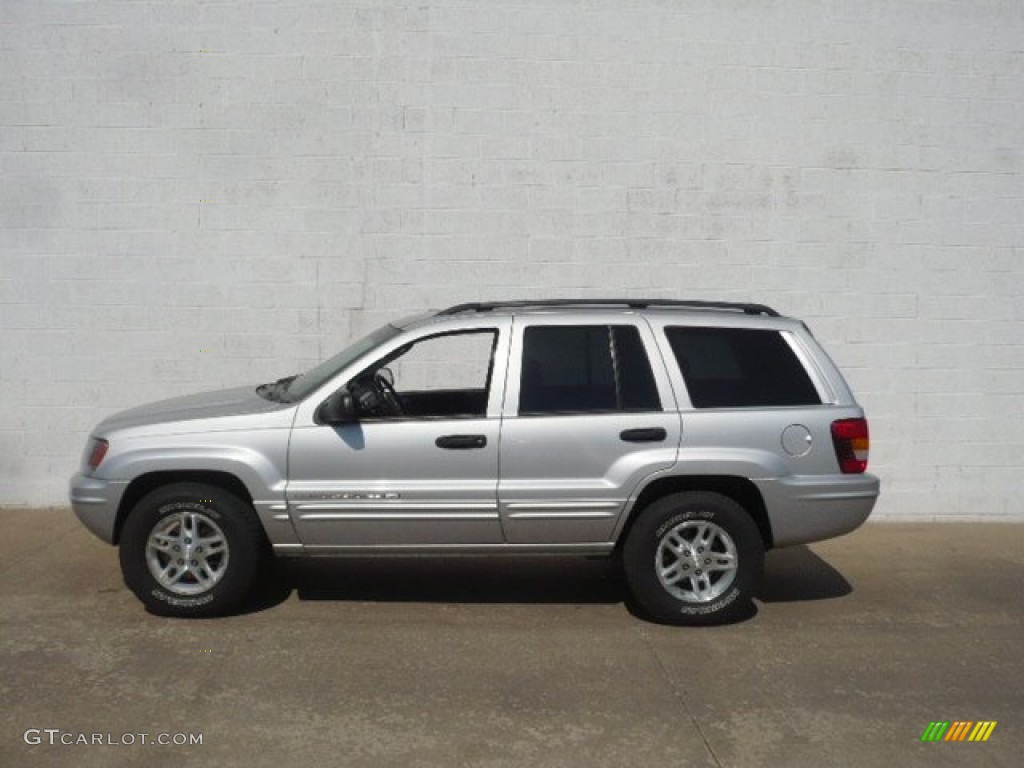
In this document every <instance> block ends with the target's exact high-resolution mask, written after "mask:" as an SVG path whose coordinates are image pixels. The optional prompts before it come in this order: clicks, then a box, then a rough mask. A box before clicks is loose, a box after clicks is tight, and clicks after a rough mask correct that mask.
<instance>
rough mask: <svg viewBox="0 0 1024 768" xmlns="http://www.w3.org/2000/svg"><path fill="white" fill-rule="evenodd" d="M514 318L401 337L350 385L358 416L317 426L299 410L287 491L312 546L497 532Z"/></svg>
mask: <svg viewBox="0 0 1024 768" xmlns="http://www.w3.org/2000/svg"><path fill="white" fill-rule="evenodd" d="M509 326H510V322H509V321H508V320H507V319H503V318H493V319H492V320H491V322H489V323H486V324H483V323H482V324H481V325H480V327H473V328H469V329H463V328H460V329H458V330H456V331H440V332H438V331H435V332H430V330H422V331H420V332H419V334H418V335H417V336H416V337H415V338H411V339H410V338H407V337H403V338H401V339H399V340H396V342H395V343H393V344H391V345H389V348H388V349H387V350H384V351H383V352H382V356H381V357H378V358H377V359H375V360H374V361H373V362H372V363H370V364H369V365H367V366H366V367H365V368H364V369H363V370H361V371H360V372H359V373H358V374H357V375H355V376H354V377H352V379H351V380H350V381H349V382H348V383H347V386H348V388H349V391H350V392H352V394H353V396H354V400H355V402H356V408H357V415H358V420H357V421H355V422H353V423H350V424H344V425H318V424H316V423H315V422H314V420H313V418H312V417H311V414H307V415H306V416H303V415H302V414H303V413H305V411H300V416H299V417H297V423H296V425H295V427H294V429H293V431H292V438H291V443H290V446H289V454H288V459H289V482H288V488H287V499H288V507H289V513H290V515H291V518H292V520H293V522H294V524H295V527H296V530H297V532H298V534H299V537H300V539H301V541H302V543H303V544H304V545H305V546H306V547H307V548H310V549H316V548H323V549H325V550H329V549H338V550H345V549H349V548H364V547H371V548H375V549H384V548H390V549H399V550H410V551H411V550H414V549H415V548H416V547H417V546H428V545H434V546H436V545H481V544H484V545H486V544H501V543H502V542H503V540H504V539H503V536H502V529H501V523H500V519H499V515H498V505H497V478H498V448H499V433H500V426H501V415H500V411H501V400H502V394H503V389H504V381H505V363H506V361H507V357H508V343H509V341H508V337H509V331H510V328H509ZM306 411H309V409H306ZM298 422H301V423H298Z"/></svg>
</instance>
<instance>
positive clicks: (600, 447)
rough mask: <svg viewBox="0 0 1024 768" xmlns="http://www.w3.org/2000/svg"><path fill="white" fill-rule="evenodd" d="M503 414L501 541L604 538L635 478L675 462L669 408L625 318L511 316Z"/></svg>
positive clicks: (646, 338) (637, 326)
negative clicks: (578, 318)
mask: <svg viewBox="0 0 1024 768" xmlns="http://www.w3.org/2000/svg"><path fill="white" fill-rule="evenodd" d="M652 361H653V362H654V363H655V364H654V365H652V364H651V363H652ZM503 412H504V420H503V424H502V434H501V461H500V471H499V481H498V501H499V510H500V513H501V521H502V526H503V528H504V531H505V537H506V539H507V540H508V541H509V543H513V544H593V543H606V542H610V541H611V537H612V531H613V530H614V528H615V524H616V522H617V520H618V517H619V515H620V513H621V512H622V510H623V507H624V506H625V504H626V501H627V500H628V498H629V496H630V494H631V493H632V492H633V490H634V489H635V488H636V487H637V485H638V484H639V483H640V481H641V480H642V479H643V478H645V477H647V476H648V475H650V474H651V473H653V472H656V471H657V470H659V469H664V468H667V467H670V466H672V464H673V463H674V462H675V459H676V451H677V448H678V446H679V439H680V420H679V414H678V412H677V411H676V410H675V400H674V398H673V395H672V392H671V388H670V384H669V381H668V378H667V375H666V373H665V369H664V365H663V363H662V362H661V358H660V355H659V353H658V350H657V346H656V344H655V342H654V338H653V334H652V333H651V330H650V327H649V326H648V325H647V323H646V322H645V321H644V320H643V319H642V318H640V317H638V316H637V315H635V314H625V313H608V314H607V316H603V315H601V316H595V317H594V318H591V317H589V316H588V318H587V321H586V322H580V321H579V320H575V321H573V320H570V319H568V318H556V317H552V316H550V315H542V314H538V315H536V316H532V315H524V316H518V317H516V318H515V321H514V333H513V342H512V350H511V355H510V361H509V377H508V385H507V392H506V397H505V406H504V411H503Z"/></svg>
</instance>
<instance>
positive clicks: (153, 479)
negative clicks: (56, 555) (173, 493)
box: [112, 469, 253, 545]
mask: <svg viewBox="0 0 1024 768" xmlns="http://www.w3.org/2000/svg"><path fill="white" fill-rule="evenodd" d="M172 483H205V484H207V485H212V486H215V487H217V488H220V489H222V490H224V491H227V492H229V493H233V494H235V495H236V496H238V497H239V498H240V499H242V500H243V501H245V502H246V503H247V504H249V505H250V506H251V505H252V502H253V497H252V494H251V493H250V492H249V489H248V488H247V487H246V485H245V483H243V482H242V481H241V480H240V479H239V478H238V477H237V476H236V475H233V474H231V473H230V472H224V471H221V470H201V469H196V470H189V469H175V470H165V471H154V472H146V473H144V474H142V475H139V476H138V477H136V478H135V479H134V480H132V481H131V482H130V483H129V484H128V487H127V488H125V491H124V493H123V494H122V495H121V502H120V504H119V505H118V507H117V517H116V519H115V520H114V540H113V542H112V543H113V544H115V545H116V544H118V543H119V542H120V539H121V529H122V528H123V527H124V521H125V519H126V518H127V517H128V513H129V512H131V510H132V508H133V507H134V506H135V505H136V504H137V503H138V502H139V501H140V500H141V499H142V498H143V497H144V496H145V495H146V494H147V493H149V492H150V491H153V490H156V489H157V488H161V487H163V486H165V485H171V484H172Z"/></svg>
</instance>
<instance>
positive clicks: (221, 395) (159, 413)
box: [94, 387, 294, 435]
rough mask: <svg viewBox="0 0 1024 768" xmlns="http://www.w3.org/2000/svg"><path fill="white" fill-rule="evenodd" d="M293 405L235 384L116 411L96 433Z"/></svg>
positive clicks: (270, 409)
mask: <svg viewBox="0 0 1024 768" xmlns="http://www.w3.org/2000/svg"><path fill="white" fill-rule="evenodd" d="M292 407H294V404H292V403H275V402H272V401H270V400H264V399H263V398H262V397H260V396H259V395H258V394H256V387H233V388H232V389H220V390H216V391H214V392H200V393H199V394H196V395H185V396H184V397H174V398H171V399H170V400H161V401H159V402H156V403H148V404H147V405H140V406H138V407H137V408H131V409H129V410H127V411H121V412H120V413H115V414H114V415H113V416H109V417H107V418H106V419H104V420H103V421H101V422H100V424H99V425H98V426H97V427H96V429H95V430H94V434H97V435H103V434H106V433H107V432H110V431H113V430H118V429H128V428H134V427H145V426H149V425H155V424H170V423H172V422H182V421H195V420H197V419H213V418H224V417H230V416H245V415H248V414H259V413H271V412H274V411H280V410H283V409H288V408H292Z"/></svg>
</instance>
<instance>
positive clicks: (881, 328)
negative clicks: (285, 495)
mask: <svg viewBox="0 0 1024 768" xmlns="http://www.w3.org/2000/svg"><path fill="white" fill-rule="evenodd" d="M1022 40H1024V5H1021V3H1019V2H1015V1H1014V0H1009V1H1007V2H998V1H996V0H979V1H978V2H959V1H955V0H950V1H948V2H941V1H940V2H912V0H876V1H875V2H859V1H857V0H854V1H853V2H849V3H819V2H811V1H810V0H808V1H807V2H798V1H797V0H793V1H792V2H777V3H760V2H740V1H739V0H735V1H727V2H717V1H712V0H704V1H703V2H682V1H680V2H670V1H668V0H662V1H660V2H658V1H656V0H593V1H588V0H581V1H579V2H556V1H550V2H540V1H538V2H533V3H523V2H512V1H506V2H490V1H488V2H479V1H477V0H474V1H472V2H470V0H463V2H459V3H456V2H443V1H439V2H433V1H428V0H423V2H418V3H413V4H410V5H402V4H400V3H395V2H388V1H387V0H379V1H378V2H372V1H370V0H366V1H365V2H361V3H358V4H355V5H350V4H346V3H335V2H321V3H303V2H258V3H243V2H202V3H196V2H177V1H172V0H165V1H164V2H145V1H141V0H140V1H139V2H87V1H83V2H40V1H39V0H25V1H23V2H14V1H13V0H4V2H3V4H2V6H0V174H2V180H3V184H2V186H0V259H2V262H0V327H2V336H0V345H2V346H0V350H2V364H0V391H2V393H3V407H2V409H0V503H2V504H21V503H28V504H50V503H61V502H62V501H63V499H64V488H65V483H66V479H67V477H68V475H69V474H70V473H71V472H73V471H74V469H75V467H76V465H77V461H78V456H79V453H80V450H81V448H82V445H83V441H84V438H85V435H86V433H87V431H88V429H89V428H90V427H91V426H92V425H93V424H94V423H95V422H96V421H97V420H99V419H100V418H101V417H103V416H104V415H106V414H109V413H110V412H112V411H114V410H117V409H121V408H124V407H127V406H131V405H135V404H138V403H141V402H144V401H147V400H152V399H156V398H162V397H167V396H172V395H176V394H181V393H186V392H190V391H196V390H200V389H204V388H212V387H217V386H221V385H224V386H226V385H230V384H236V383H244V382H253V381H260V380H266V379H270V378H275V377H278V376H282V375H285V374H288V373H292V372H294V371H296V370H298V369H301V368H303V367H306V366H309V365H310V364H312V363H313V362H314V361H316V360H318V359H319V358H321V357H322V356H325V355H328V354H330V353H332V352H333V351H334V350H336V349H338V348H340V346H341V345H342V344H343V343H344V342H345V341H346V340H347V339H349V338H350V337H351V336H352V335H353V334H355V333H360V332H362V331H363V330H366V329H368V328H369V327H370V326H373V325H375V324H377V323H378V322H380V321H382V320H384V319H390V318H393V317H395V316H399V315H405V314H409V313H410V312H412V311H415V310H418V309H422V308H427V307H432V306H433V307H436V306H443V305H447V304H450V303H454V302H459V301H466V300H477V299H497V298H514V297H515V298H522V297H541V296H595V295H608V294H627V295H635V296H640V295H649V296H666V297H690V298H720V299H735V300H753V301H762V302H766V303H769V304H772V305H775V306H776V307H777V308H778V309H780V310H782V311H783V312H786V313H791V314H795V315H797V316H800V317H803V318H805V319H806V320H807V321H808V323H809V324H810V325H811V327H812V328H813V329H814V330H815V332H816V333H817V335H818V336H819V337H820V338H821V339H822V340H823V341H824V342H825V344H826V346H827V348H828V349H829V350H830V351H831V352H832V353H833V355H834V356H835V358H836V359H837V361H838V362H839V363H840V365H841V366H842V367H843V368H844V370H845V371H846V372H847V374H848V377H849V379H850V380H851V383H852V385H853V387H854V389H855V390H856V392H857V394H858V396H859V398H860V399H861V401H862V403H863V404H864V406H865V407H866V408H867V410H868V412H869V415H870V416H871V418H872V429H873V452H872V465H873V468H874V469H875V470H876V471H877V472H878V473H879V474H881V475H882V477H883V481H884V491H885V495H884V498H883V501H882V502H881V505H880V507H879V509H878V513H877V514H878V515H879V516H886V517H914V518H922V519H931V518H954V517H983V518H1008V517H1012V518H1016V519H1024V504H1022V502H1021V500H1020V498H1021V488H1022V481H1021V478H1022V476H1024V458H1022V457H1024V370H1022V369H1024V325H1022V320H1024V297H1022V294H1024V216H1022V212H1024V199H1022V198H1024V48H1022V45H1021V41H1022Z"/></svg>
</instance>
